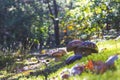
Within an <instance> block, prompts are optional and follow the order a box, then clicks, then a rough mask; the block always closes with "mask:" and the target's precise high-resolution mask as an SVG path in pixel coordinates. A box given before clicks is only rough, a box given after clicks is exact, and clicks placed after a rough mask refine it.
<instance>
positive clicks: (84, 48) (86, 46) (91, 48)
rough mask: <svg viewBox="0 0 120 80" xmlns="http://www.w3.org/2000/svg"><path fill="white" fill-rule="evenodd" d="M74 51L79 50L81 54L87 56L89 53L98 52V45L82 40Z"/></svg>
mask: <svg viewBox="0 0 120 80" xmlns="http://www.w3.org/2000/svg"><path fill="white" fill-rule="evenodd" d="M76 51H78V52H80V53H81V54H82V55H83V56H87V55H90V54H91V53H98V47H97V45H96V44H95V43H93V42H82V43H81V45H79V46H78V47H77V50H76Z"/></svg>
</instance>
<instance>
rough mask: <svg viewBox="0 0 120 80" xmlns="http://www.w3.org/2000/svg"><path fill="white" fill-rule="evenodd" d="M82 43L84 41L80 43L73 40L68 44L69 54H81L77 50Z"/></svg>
mask: <svg viewBox="0 0 120 80" xmlns="http://www.w3.org/2000/svg"><path fill="white" fill-rule="evenodd" d="M81 43H82V41H80V40H72V41H70V42H69V43H68V44H67V46H66V49H67V51H68V52H70V51H74V53H75V54H76V53H79V52H78V50H77V47H78V46H79V45H81Z"/></svg>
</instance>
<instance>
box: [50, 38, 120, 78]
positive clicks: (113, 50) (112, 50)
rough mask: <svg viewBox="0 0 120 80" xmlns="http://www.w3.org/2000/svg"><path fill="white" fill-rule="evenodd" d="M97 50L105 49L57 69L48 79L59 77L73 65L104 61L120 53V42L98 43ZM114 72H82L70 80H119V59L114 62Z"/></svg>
mask: <svg viewBox="0 0 120 80" xmlns="http://www.w3.org/2000/svg"><path fill="white" fill-rule="evenodd" d="M97 45H98V47H99V49H105V50H103V51H100V52H99V53H98V54H92V55H89V56H88V57H84V58H82V59H81V60H77V61H76V62H74V63H73V64H70V65H67V66H65V67H63V68H61V69H59V70H58V71H57V72H55V73H52V74H51V75H49V78H52V77H53V76H57V75H60V73H61V72H62V70H64V69H66V68H68V69H70V68H71V67H72V66H74V65H75V64H83V63H84V64H85V63H87V61H88V60H94V61H97V60H101V61H106V60H107V58H108V57H109V56H111V55H114V54H117V53H120V46H119V45H120V40H117V41H115V40H109V41H104V42H98V43H97ZM115 66H116V69H115V70H108V71H106V72H105V73H103V74H93V73H91V72H84V73H82V74H81V75H77V76H73V77H70V80H119V79H120V76H119V74H120V61H119V59H118V60H116V61H115Z"/></svg>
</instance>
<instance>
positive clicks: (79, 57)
mask: <svg viewBox="0 0 120 80" xmlns="http://www.w3.org/2000/svg"><path fill="white" fill-rule="evenodd" d="M81 58H82V55H74V56H71V57H69V58H68V59H67V60H66V61H65V63H66V64H71V63H73V62H74V61H76V60H79V59H81Z"/></svg>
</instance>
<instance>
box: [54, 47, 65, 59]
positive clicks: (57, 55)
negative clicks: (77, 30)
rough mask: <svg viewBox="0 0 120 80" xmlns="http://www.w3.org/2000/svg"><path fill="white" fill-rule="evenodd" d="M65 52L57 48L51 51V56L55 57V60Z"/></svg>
mask: <svg viewBox="0 0 120 80" xmlns="http://www.w3.org/2000/svg"><path fill="white" fill-rule="evenodd" d="M65 54H67V53H66V51H65V50H62V49H59V50H58V51H55V52H53V53H52V56H53V57H55V59H56V61H59V60H60V59H61V57H62V56H64V55H65Z"/></svg>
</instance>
